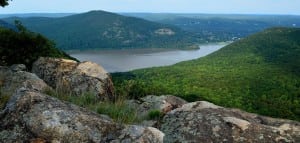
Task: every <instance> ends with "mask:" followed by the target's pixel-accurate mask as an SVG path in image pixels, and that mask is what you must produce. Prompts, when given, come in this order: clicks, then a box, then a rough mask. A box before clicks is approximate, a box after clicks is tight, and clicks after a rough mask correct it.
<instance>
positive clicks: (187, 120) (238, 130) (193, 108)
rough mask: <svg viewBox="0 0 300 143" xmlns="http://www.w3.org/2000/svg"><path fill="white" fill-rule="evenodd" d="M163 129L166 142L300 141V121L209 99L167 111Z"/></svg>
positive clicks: (237, 142)
mask: <svg viewBox="0 0 300 143" xmlns="http://www.w3.org/2000/svg"><path fill="white" fill-rule="evenodd" d="M160 130H161V131H162V132H164V133H165V137H164V142H166V143H174V142H186V143H195V142H201V143H212V142H214V143H222V142H223V143H225V142H227V143H232V142H236V143H245V142H247V143H261V142H263V143H274V142H291V143H299V142H300V123H299V122H296V121H290V120H282V119H274V118H269V117H264V116H259V115H256V114H250V113H247V112H243V111H240V110H237V109H227V108H222V107H220V106H216V105H214V104H212V103H209V102H205V101H198V102H193V103H188V104H185V105H183V106H182V107H181V108H177V109H175V110H172V111H171V112H169V113H167V114H166V115H165V116H164V118H163V120H162V125H161V127H160Z"/></svg>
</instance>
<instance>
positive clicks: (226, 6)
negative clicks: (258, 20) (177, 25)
mask: <svg viewBox="0 0 300 143" xmlns="http://www.w3.org/2000/svg"><path fill="white" fill-rule="evenodd" d="M90 10H105V11H110V12H151V13H214V14H283V15H285V14H288V15H300V0H13V1H10V5H8V6H7V7H4V8H1V7H0V14H8V13H73V12H74V13H80V12H87V11H90Z"/></svg>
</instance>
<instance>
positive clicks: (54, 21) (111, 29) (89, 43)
mask: <svg viewBox="0 0 300 143" xmlns="http://www.w3.org/2000/svg"><path fill="white" fill-rule="evenodd" d="M15 19H17V20H19V21H21V22H22V23H23V24H24V25H25V26H26V27H27V28H28V29H30V30H32V31H34V32H39V33H42V34H43V35H45V36H46V37H48V38H50V39H52V40H54V41H55V42H56V43H57V46H58V47H59V48H61V49H64V50H69V49H81V50H83V49H95V48H98V49H99V48H190V46H194V42H195V38H194V37H193V34H190V33H188V32H185V31H183V30H181V29H180V28H177V27H175V26H170V25H166V24H159V23H155V22H150V21H146V20H143V19H139V18H133V17H126V16H121V15H118V14H113V13H109V12H104V11H91V12H88V13H83V14H77V15H71V16H67V17H61V18H46V17H34V18H7V19H5V20H6V21H8V22H13V21H14V20H15Z"/></svg>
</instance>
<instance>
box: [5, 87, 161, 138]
mask: <svg viewBox="0 0 300 143" xmlns="http://www.w3.org/2000/svg"><path fill="white" fill-rule="evenodd" d="M0 127H1V128H0V139H1V141H3V142H29V141H35V140H39V141H43V142H69V143H81V142H96V143H100V142H103V143H104V142H114V143H118V142H126V143H127V142H128V143H130V142H145V143H161V142H162V140H163V136H164V134H163V133H162V132H160V131H159V130H157V129H155V128H152V127H141V126H135V125H121V124H117V123H114V122H113V121H112V120H111V119H110V118H109V117H107V116H104V115H98V114H96V113H93V112H90V111H87V110H85V109H83V108H80V107H78V106H75V105H72V104H69V103H65V102H62V101H60V100H58V99H56V98H53V97H50V96H47V95H44V94H42V93H39V92H37V91H33V90H29V89H26V88H21V89H19V90H18V91H17V92H16V93H15V94H14V95H13V96H12V97H11V99H10V101H9V102H8V104H7V106H6V108H5V109H4V110H3V111H2V112H1V114H0Z"/></svg>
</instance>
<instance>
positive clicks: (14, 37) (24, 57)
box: [0, 23, 76, 69]
mask: <svg viewBox="0 0 300 143" xmlns="http://www.w3.org/2000/svg"><path fill="white" fill-rule="evenodd" d="M16 27H17V28H18V30H11V29H7V28H3V27H1V26H0V57H1V58H0V66H10V65H12V64H25V65H26V66H27V67H28V68H29V69H30V68H31V66H32V63H33V62H34V61H35V60H37V59H38V58H39V57H41V56H42V57H59V58H67V59H74V58H72V57H70V56H69V55H67V54H66V53H64V52H63V51H60V50H58V49H56V47H55V44H54V43H53V42H52V41H49V40H48V39H46V38H45V37H43V36H42V35H40V34H37V33H33V32H30V31H27V29H26V28H25V27H23V26H22V25H20V23H17V25H16ZM74 60H76V59H74Z"/></svg>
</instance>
